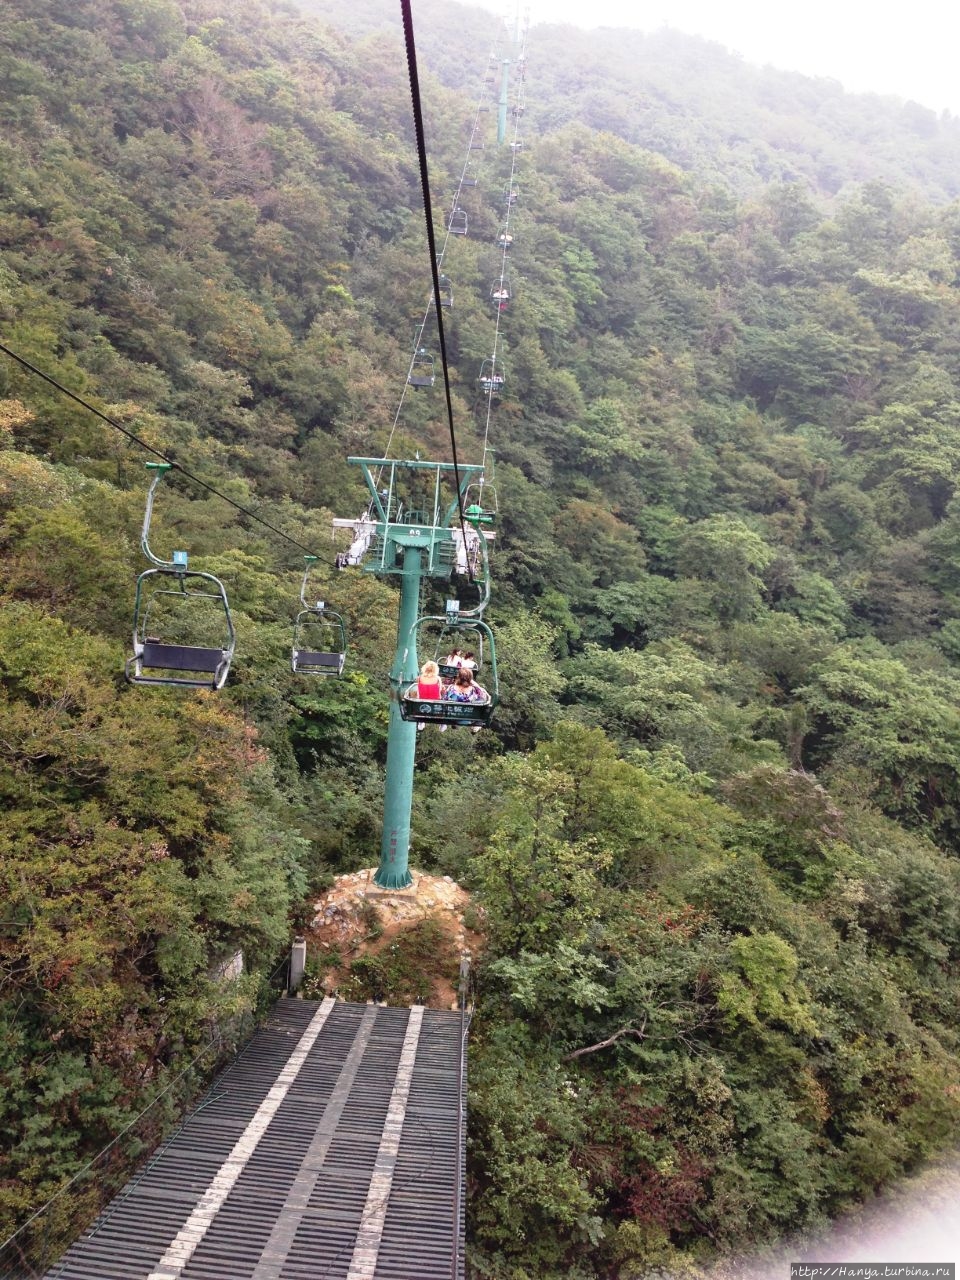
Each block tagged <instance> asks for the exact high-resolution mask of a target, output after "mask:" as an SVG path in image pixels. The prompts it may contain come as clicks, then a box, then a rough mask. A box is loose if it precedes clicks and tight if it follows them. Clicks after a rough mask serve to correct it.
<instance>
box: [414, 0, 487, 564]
mask: <svg viewBox="0 0 960 1280" xmlns="http://www.w3.org/2000/svg"><path fill="white" fill-rule="evenodd" d="M400 11H401V13H402V15H403V34H404V41H405V43H406V47H407V69H408V72H409V75H410V96H411V98H412V100H413V120H414V126H415V129H416V136H417V155H418V158H419V161H420V186H421V189H422V193H423V213H424V218H425V219H426V224H427V245H428V248H429V250H430V273H431V275H432V277H433V296H434V298H435V299H436V308H435V309H436V313H437V334H438V336H439V339H440V363H441V365H442V366H443V389H444V393H445V395H446V400H447V421H448V422H449V424H450V450H451V461H452V462H453V477H454V485H455V488H456V491H457V511H458V512H459V515H460V532H461V534H462V536H463V542H464V546H466V543H467V521H466V515H465V513H464V510H463V493H462V492H461V486H460V462H459V459H458V457H457V437H456V432H455V430H454V426H453V400H452V398H451V395H450V366H449V362H448V360H447V339H446V335H445V333H444V330H443V316H442V315H441V307H440V271H439V268H438V266H437V243H436V236H435V234H434V229H433V206H432V204H431V200H430V175H429V172H428V169H427V145H426V139H425V137H424V129H423V111H422V109H421V103H420V76H419V73H418V71H417V48H416V43H415V40H414V35H413V15H412V13H411V11H410V0H400ZM469 578H470V581H471V582H472V581H473V572H472V571H469Z"/></svg>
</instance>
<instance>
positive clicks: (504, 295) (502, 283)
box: [490, 279, 511, 311]
mask: <svg viewBox="0 0 960 1280" xmlns="http://www.w3.org/2000/svg"><path fill="white" fill-rule="evenodd" d="M510 298H511V293H510V282H509V281H508V280H505V279H501V280H498V281H497V283H496V284H495V285H494V286H493V288H492V289H491V290H490V301H491V302H492V303H493V305H494V306H495V307H496V309H497V310H498V311H506V309H507V307H508V306H509V305H510Z"/></svg>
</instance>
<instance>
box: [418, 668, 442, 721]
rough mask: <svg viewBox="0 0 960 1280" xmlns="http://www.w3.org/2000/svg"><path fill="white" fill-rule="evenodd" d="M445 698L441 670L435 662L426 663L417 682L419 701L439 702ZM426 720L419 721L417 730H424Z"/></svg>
mask: <svg viewBox="0 0 960 1280" xmlns="http://www.w3.org/2000/svg"><path fill="white" fill-rule="evenodd" d="M442 697H443V685H442V684H441V682H440V668H439V666H438V665H437V663H435V662H425V663H424V664H423V666H422V667H421V668H420V676H419V678H418V680H417V700H418V701H419V702H439V701H440V699H441V698H442ZM425 724H426V721H425V720H418V721H417V728H418V729H422V728H423V727H424V725H425Z"/></svg>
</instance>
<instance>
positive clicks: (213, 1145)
mask: <svg viewBox="0 0 960 1280" xmlns="http://www.w3.org/2000/svg"><path fill="white" fill-rule="evenodd" d="M466 1027H467V1023H466V1021H465V1019H464V1018H463V1017H462V1016H461V1014H460V1013H457V1012H445V1011H441V1010H434V1009H424V1008H421V1007H419V1006H414V1007H413V1008H412V1009H391V1008H385V1007H382V1006H377V1005H361V1004H346V1003H343V1002H340V1001H336V1000H333V999H327V1000H324V1001H322V1002H318V1001H309V1000H281V1001H280V1002H279V1003H278V1004H277V1006H276V1008H275V1010H274V1013H273V1014H272V1016H271V1018H270V1020H269V1022H268V1023H267V1025H266V1026H265V1027H264V1028H263V1029H262V1030H261V1031H260V1032H258V1034H257V1035H256V1036H255V1037H254V1039H253V1041H252V1042H251V1044H250V1045H249V1047H248V1048H247V1049H246V1051H245V1052H244V1053H243V1054H242V1055H241V1056H240V1057H239V1058H237V1059H236V1061H235V1062H234V1063H233V1064H232V1065H231V1066H230V1067H229V1068H228V1069H227V1070H226V1071H224V1072H222V1073H221V1074H220V1075H219V1076H218V1077H217V1078H216V1079H215V1081H214V1083H213V1085H212V1087H211V1088H210V1090H209V1091H208V1093H207V1095H206V1096H205V1098H204V1099H203V1101H202V1102H201V1103H200V1104H199V1106H197V1107H196V1108H195V1110H194V1111H193V1112H192V1113H191V1114H190V1116H189V1118H188V1119H187V1121H186V1122H185V1124H184V1125H183V1126H182V1127H181V1129H180V1130H179V1131H178V1132H177V1134H176V1135H175V1137H174V1138H173V1139H172V1140H171V1141H170V1142H168V1143H167V1144H166V1145H164V1146H163V1147H162V1148H161V1149H160V1151H159V1153H157V1154H156V1155H154V1157H153V1158H152V1159H151V1160H150V1161H148V1163H147V1164H146V1166H145V1167H144V1168H143V1169H142V1170H141V1171H140V1173H138V1174H137V1176H136V1177H134V1178H133V1179H132V1180H131V1181H130V1182H129V1183H128V1184H127V1186H126V1187H125V1188H124V1190H123V1191H122V1192H121V1193H120V1194H119V1195H118V1196H117V1197H116V1199H115V1200H113V1201H112V1202H111V1204H110V1205H108V1207H107V1208H106V1210H105V1211H104V1212H103V1213H102V1214H101V1215H100V1217H99V1218H98V1219H97V1221H96V1222H95V1223H94V1224H93V1226H92V1227H90V1228H89V1230H88V1231H87V1232H86V1233H85V1234H84V1235H83V1236H81V1238H80V1239H79V1240H77V1241H76V1242H75V1243H74V1244H73V1245H72V1247H71V1248H70V1249H69V1250H68V1251H67V1253H65V1254H64V1256H63V1257H62V1258H61V1259H60V1261H59V1262H58V1263H57V1265H56V1266H55V1267H53V1268H52V1270H50V1271H49V1272H48V1273H47V1280H434V1278H436V1280H462V1277H463V1274H464V1240H463V1167H464V1123H463V1115H464V1112H463V1108H464V1106H465V1098H464V1090H465V1079H464V1061H465V1037H466Z"/></svg>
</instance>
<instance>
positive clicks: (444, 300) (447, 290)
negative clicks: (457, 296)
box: [430, 276, 453, 307]
mask: <svg viewBox="0 0 960 1280" xmlns="http://www.w3.org/2000/svg"><path fill="white" fill-rule="evenodd" d="M430 305H431V307H432V306H435V305H436V300H435V299H434V296H433V293H432V292H431V294H430ZM440 305H441V307H452V306H453V282H452V281H451V279H450V277H449V276H441V277H440Z"/></svg>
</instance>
